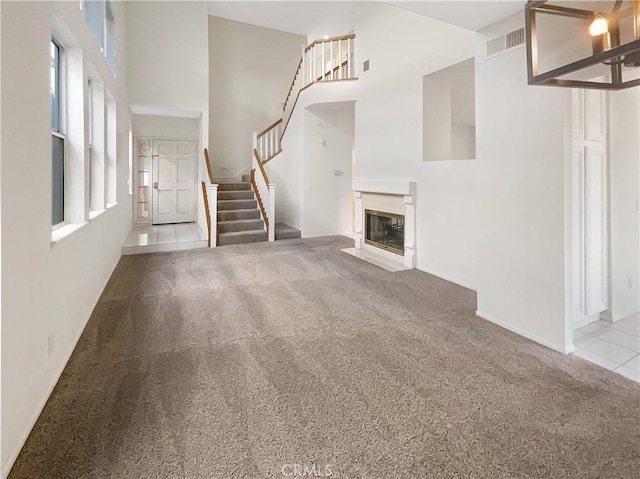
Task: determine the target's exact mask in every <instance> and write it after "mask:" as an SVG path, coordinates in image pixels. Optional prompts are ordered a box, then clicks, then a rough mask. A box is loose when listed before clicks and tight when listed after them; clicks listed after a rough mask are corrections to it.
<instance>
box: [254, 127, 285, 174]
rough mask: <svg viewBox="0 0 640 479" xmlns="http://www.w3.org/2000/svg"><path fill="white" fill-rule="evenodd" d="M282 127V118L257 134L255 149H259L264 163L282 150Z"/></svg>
mask: <svg viewBox="0 0 640 479" xmlns="http://www.w3.org/2000/svg"><path fill="white" fill-rule="evenodd" d="M281 129H282V118H280V119H279V120H278V121H276V122H275V123H273V124H271V125H269V126H268V127H267V128H265V129H264V130H262V131H261V132H260V133H258V134H257V136H256V142H257V143H256V145H255V149H256V150H258V153H259V154H260V158H262V163H263V164H264V163H266V162H268V161H270V160H271V159H273V158H274V157H275V156H276V155H277V154H279V153H280V152H281V151H282V148H280V133H281Z"/></svg>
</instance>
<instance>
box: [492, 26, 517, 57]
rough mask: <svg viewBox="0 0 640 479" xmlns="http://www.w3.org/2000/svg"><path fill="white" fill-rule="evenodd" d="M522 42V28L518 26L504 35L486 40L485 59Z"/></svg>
mask: <svg viewBox="0 0 640 479" xmlns="http://www.w3.org/2000/svg"><path fill="white" fill-rule="evenodd" d="M524 43H525V41H524V28H518V29H517V30H514V31H512V32H509V33H507V34H506V35H502V36H501V37H498V38H494V39H493V40H490V41H488V42H487V59H488V58H492V57H494V56H495V55H498V54H499V53H502V52H506V51H509V50H511V49H512V48H515V47H517V46H520V45H523V44H524Z"/></svg>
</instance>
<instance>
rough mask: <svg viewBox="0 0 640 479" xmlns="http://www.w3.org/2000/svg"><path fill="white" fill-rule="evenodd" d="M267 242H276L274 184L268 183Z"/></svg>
mask: <svg viewBox="0 0 640 479" xmlns="http://www.w3.org/2000/svg"><path fill="white" fill-rule="evenodd" d="M267 186H268V188H269V205H268V206H267V208H269V213H268V214H267V216H268V217H269V241H275V240H276V185H275V183H269V184H268V185H267Z"/></svg>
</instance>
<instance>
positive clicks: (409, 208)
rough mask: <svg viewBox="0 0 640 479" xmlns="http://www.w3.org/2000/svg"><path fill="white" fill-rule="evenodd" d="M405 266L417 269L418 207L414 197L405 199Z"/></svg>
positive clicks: (410, 196) (408, 196) (409, 196)
mask: <svg viewBox="0 0 640 479" xmlns="http://www.w3.org/2000/svg"><path fill="white" fill-rule="evenodd" d="M404 265H405V266H406V267H407V268H415V267H416V206H415V204H414V201H413V195H407V196H405V197H404Z"/></svg>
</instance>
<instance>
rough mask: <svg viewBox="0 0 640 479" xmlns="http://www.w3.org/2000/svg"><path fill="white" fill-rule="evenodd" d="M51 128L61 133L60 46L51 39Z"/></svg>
mask: <svg viewBox="0 0 640 479" xmlns="http://www.w3.org/2000/svg"><path fill="white" fill-rule="evenodd" d="M50 81H51V88H50V90H51V130H53V131H55V132H58V133H60V46H59V45H58V44H57V43H56V42H55V41H54V40H51V74H50Z"/></svg>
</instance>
